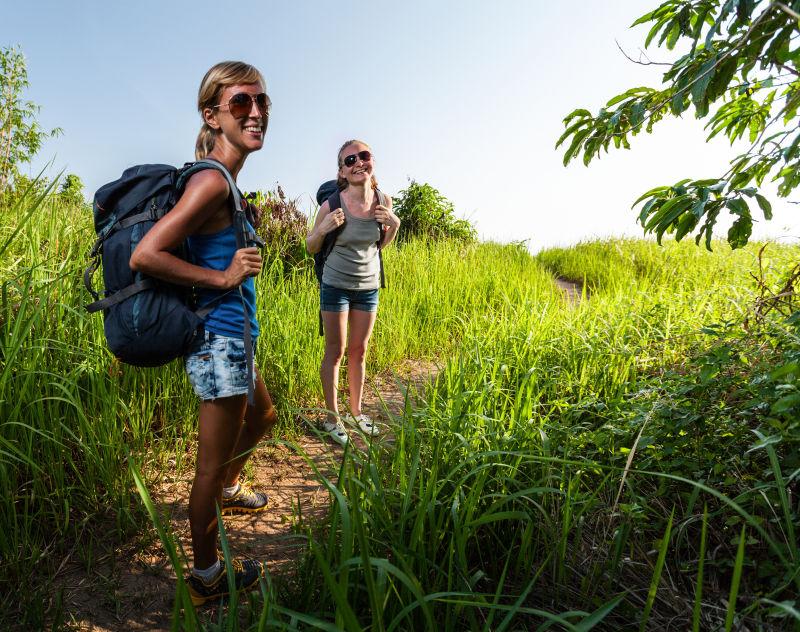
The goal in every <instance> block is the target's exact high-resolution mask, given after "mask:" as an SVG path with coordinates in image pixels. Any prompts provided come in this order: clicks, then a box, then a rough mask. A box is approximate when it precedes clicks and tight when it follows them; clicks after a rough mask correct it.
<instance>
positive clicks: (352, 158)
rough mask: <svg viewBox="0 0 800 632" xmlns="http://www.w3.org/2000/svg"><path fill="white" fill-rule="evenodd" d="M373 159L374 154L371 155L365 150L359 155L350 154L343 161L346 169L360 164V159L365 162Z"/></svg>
mask: <svg viewBox="0 0 800 632" xmlns="http://www.w3.org/2000/svg"><path fill="white" fill-rule="evenodd" d="M371 158H372V154H371V153H369V152H368V151H367V150H366V149H363V150H361V151H360V152H358V153H357V154H348V155H347V156H345V157H344V159H343V160H342V164H343V165H344V166H345V167H352V166H353V165H354V164H356V162H358V160H359V159H361V160H362V161H363V162H367V161H368V160H370V159H371Z"/></svg>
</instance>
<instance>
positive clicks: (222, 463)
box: [130, 62, 276, 605]
mask: <svg viewBox="0 0 800 632" xmlns="http://www.w3.org/2000/svg"><path fill="white" fill-rule="evenodd" d="M197 101H198V103H197V108H198V110H199V112H200V116H201V117H202V119H203V127H202V129H201V130H200V133H199V135H198V137H197V144H196V148H195V155H196V156H197V158H198V160H200V159H210V160H214V161H216V162H217V163H219V164H220V165H222V166H223V167H224V168H225V169H227V171H228V172H229V174H230V175H231V177H232V180H231V182H234V181H235V178H236V176H237V175H238V174H239V172H240V171H241V169H242V167H243V166H244V162H245V160H246V159H247V157H248V156H249V155H250V154H251V153H252V152H254V151H258V150H259V149H261V147H262V146H263V144H264V136H265V134H266V130H267V123H268V122H269V110H270V99H269V97H268V96H267V94H266V92H265V82H264V78H263V77H262V76H261V73H260V72H259V71H258V70H257V69H256V68H254V67H253V66H250V65H249V64H245V63H243V62H222V63H220V64H217V65H216V66H214V67H212V68H211V69H210V70H209V71H208V72H207V73H206V75H205V77H204V78H203V81H202V83H201V85H200V91H199V94H198V100H197ZM233 193H234V192H233V191H232V190H231V187H230V186H229V184H228V180H227V179H226V177H225V176H223V174H222V173H221V172H219V171H217V170H212V169H207V170H204V171H199V172H197V173H195V175H192V176H191V177H190V178H189V179H188V181H187V182H186V185H185V190H184V193H183V195H182V196H181V198H180V200H179V201H178V203H177V204H176V205H175V207H174V208H173V209H172V210H171V211H170V212H169V213H168V214H167V215H166V216H165V217H164V218H163V219H161V220H160V221H158V222H157V223H156V224H155V225H154V227H153V228H152V229H151V230H150V231H149V232H148V233H147V234H146V235H145V236H144V237H143V238H142V241H141V242H140V243H139V245H138V246H137V248H136V250H135V251H134V253H133V255H132V256H131V261H130V265H131V268H133V269H134V270H136V271H137V272H142V273H145V274H147V275H149V276H152V277H155V278H158V279H162V280H164V281H168V282H170V283H175V284H178V285H187V286H193V287H194V288H195V296H196V299H197V307H198V308H201V309H203V308H205V309H206V310H208V316H207V317H206V319H205V322H204V325H203V329H204V331H203V332H202V335H199V336H197V342H196V344H194V345H193V347H192V348H191V349H190V350H189V353H188V354H187V356H186V358H185V359H186V372H187V374H188V376H189V381H190V382H191V383H192V386H193V387H194V390H195V392H196V393H197V395H198V396H199V397H200V399H201V403H200V415H199V430H198V453H197V467H196V471H195V477H194V482H193V484H192V491H191V495H190V498H189V521H190V524H191V530H192V548H193V553H194V569H193V570H192V573H191V574H190V576H189V578H188V580H187V583H188V586H189V591H190V594H191V597H192V601H193V603H195V604H196V605H199V604H203V603H206V602H207V601H211V600H216V599H219V598H220V597H222V596H224V595H225V594H227V593H228V590H229V588H228V586H229V583H228V578H227V577H226V576H225V573H224V572H223V566H222V564H221V562H220V560H219V559H217V553H216V538H217V530H218V527H217V522H216V521H217V518H216V505H219V507H220V508H221V511H222V513H223V514H226V513H254V512H259V511H263V510H264V509H266V507H267V495H266V494H264V493H261V492H255V491H253V490H251V489H250V488H249V487H247V486H244V485H242V484H241V483H240V482H239V475H240V473H241V471H242V468H243V467H244V464H245V461H246V460H247V458H248V456H249V455H250V453H251V451H252V450H253V449H254V448H255V446H256V445H257V443H258V442H259V440H260V439H261V438H262V437H263V436H264V435H265V433H267V432H268V431H269V430H270V429H271V428H272V426H273V425H274V423H275V420H276V414H275V409H274V408H273V406H272V400H271V398H270V396H269V393H268V392H267V389H266V387H265V386H264V382H263V381H262V379H261V377H260V375H259V374H258V372H257V371H255V368H254V366H253V357H252V349H253V345H252V344H248V341H249V338H250V337H252V338H253V339H255V338H256V337H257V336H258V331H259V329H258V320H257V318H256V310H255V283H254V280H253V277H255V276H256V275H257V274H258V273H259V272H260V271H261V255H260V254H259V252H258V249H257V248H256V247H254V246H253V245H252V243H250V242H245V243H244V244H242V243H240V242H241V241H245V240H244V238H243V237H242V234H243V233H245V234H253V227H252V226H250V225H249V224H247V226H246V227H245V230H244V231H241V230H237V227H235V226H234V224H233V222H232V215H231V208H230V204H229V199H230V198H231V196H233ZM234 199H236V198H235V197H234ZM184 243H185V244H186V245H187V247H188V248H187V249H188V258H187V260H184V259H181V258H179V257H177V256H175V255H174V254H173V253H174V252H175V251H176V249H178V248H179V247H180V246H181V244H184ZM237 290H238V291H237ZM248 356H249V357H248ZM249 393H253V397H252V399H251V401H249V402H248V399H247V395H248V394H249ZM233 567H234V569H235V573H234V584H235V586H236V588H237V589H245V588H249V587H252V586H254V585H255V584H256V583H257V582H258V578H259V577H260V576H261V573H262V570H263V569H262V565H261V563H260V562H258V561H256V560H234V566H233Z"/></svg>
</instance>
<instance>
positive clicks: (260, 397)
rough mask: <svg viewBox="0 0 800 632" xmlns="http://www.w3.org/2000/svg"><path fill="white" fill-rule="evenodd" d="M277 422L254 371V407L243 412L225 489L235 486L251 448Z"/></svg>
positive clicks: (265, 392)
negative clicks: (242, 421)
mask: <svg viewBox="0 0 800 632" xmlns="http://www.w3.org/2000/svg"><path fill="white" fill-rule="evenodd" d="M277 420H278V416H277V414H276V413H275V408H274V407H273V406H272V398H270V396H269V392H268V391H267V387H266V386H265V385H264V381H263V380H262V379H261V374H260V373H259V372H258V370H257V369H256V389H255V405H254V406H247V409H246V410H245V413H244V423H243V424H242V426H241V429H240V430H239V437H238V439H237V441H236V447H234V449H233V461H231V462H230V464H229V465H228V474H227V475H226V477H225V486H226V487H233V486H234V485H236V481H237V479H238V478H239V474H241V472H242V468H243V467H244V464H245V463H246V462H247V459H248V458H249V457H250V454H251V453H252V451H253V448H255V447H256V445H257V444H258V442H259V441H260V440H261V438H262V437H263V436H264V435H265V434H267V433H270V432H271V431H272V427H273V426H274V425H275V422H276V421H277Z"/></svg>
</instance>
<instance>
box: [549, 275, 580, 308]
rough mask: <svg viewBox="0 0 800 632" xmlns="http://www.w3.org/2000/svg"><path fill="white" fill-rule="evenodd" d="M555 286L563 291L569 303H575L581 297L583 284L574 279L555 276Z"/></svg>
mask: <svg viewBox="0 0 800 632" xmlns="http://www.w3.org/2000/svg"><path fill="white" fill-rule="evenodd" d="M555 283H556V286H557V287H558V289H559V290H561V291H563V292H564V296H565V298H566V299H567V302H568V303H569V304H570V305H575V304H576V303H578V302H579V301H580V300H581V298H582V297H583V286H582V285H581V284H580V283H577V282H575V281H570V280H569V279H563V278H561V277H556V279H555Z"/></svg>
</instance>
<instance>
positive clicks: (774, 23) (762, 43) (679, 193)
mask: <svg viewBox="0 0 800 632" xmlns="http://www.w3.org/2000/svg"><path fill="white" fill-rule="evenodd" d="M798 10H800V4H799V3H797V2H787V3H779V2H770V1H768V0H741V1H735V2H733V1H732V2H719V1H718V0H666V1H665V2H662V4H661V5H660V6H659V7H658V8H656V9H655V10H653V11H651V12H649V13H647V14H645V15H643V16H642V17H640V18H639V19H638V20H636V22H634V26H636V25H641V24H648V23H649V24H651V25H652V26H651V28H650V30H649V32H648V34H647V36H646V38H645V46H649V45H650V44H651V43H653V42H655V43H656V45H657V46H664V47H666V48H667V49H668V50H673V49H674V47H675V46H676V45H677V43H678V42H679V41H680V40H685V41H686V42H687V43H688V45H689V51H688V52H687V53H686V54H684V55H681V56H680V57H678V58H677V59H675V60H674V61H673V62H671V64H670V65H669V66H670V67H669V69H668V70H667V71H666V72H665V73H664V76H663V81H664V84H665V85H666V87H664V88H662V89H654V88H648V87H636V88H631V89H629V90H626V91H625V92H623V93H621V94H619V95H617V96H615V97H613V98H612V99H610V100H609V101H608V103H607V104H606V106H605V107H604V108H601V109H600V111H599V112H598V113H597V114H596V115H593V114H592V113H591V112H590V111H588V110H586V109H578V110H575V111H574V112H572V113H571V114H569V115H568V116H567V117H566V118H565V119H564V125H565V128H566V129H565V131H564V133H563V134H562V135H561V137H560V138H559V139H558V141H557V143H556V147H561V146H562V145H563V146H565V147H566V150H565V152H564V164H565V165H566V164H568V163H569V162H570V161H571V160H573V159H575V158H577V157H579V156H580V155H581V154H583V163H584V164H586V165H588V164H589V163H590V162H591V161H592V160H593V159H594V158H598V157H600V155H601V153H602V152H607V151H608V150H609V148H610V147H611V146H612V145H613V146H614V147H615V148H619V147H624V148H625V149H629V148H630V142H629V136H636V135H637V134H638V133H639V132H641V131H642V130H645V131H646V132H647V133H650V132H652V131H653V127H654V125H655V124H656V123H658V122H659V121H660V120H662V119H663V118H664V117H666V116H681V115H682V114H683V113H684V112H686V111H687V110H689V109H690V108H694V112H695V116H696V117H697V118H699V119H707V120H708V122H707V123H706V129H707V130H708V132H709V134H708V139H709V140H710V139H711V138H713V137H714V136H717V135H719V134H723V135H724V136H726V137H727V138H728V139H729V140H730V141H731V143H733V142H734V141H736V140H740V139H746V140H747V141H748V142H749V143H751V144H752V145H751V147H750V149H749V150H748V151H746V152H745V153H743V154H741V155H739V156H737V157H736V158H734V159H733V160H732V161H731V163H730V168H729V169H728V171H727V172H726V173H725V174H723V175H721V176H719V177H716V178H710V179H704V180H693V179H692V178H687V179H685V180H682V181H681V182H679V183H677V184H675V185H672V186H661V187H657V188H655V189H653V190H651V191H648V192H647V193H645V194H644V195H642V196H641V197H640V198H639V199H638V200H637V201H636V203H635V204H634V206H636V205H638V204H640V203H642V202H644V206H643V207H642V209H641V211H640V213H639V222H640V223H641V224H642V226H643V227H644V230H645V232H646V233H655V234H656V236H657V237H658V240H659V242H660V241H661V238H662V236H663V235H664V234H665V233H667V234H672V235H674V237H675V239H676V240H678V241H680V240H681V239H682V238H683V237H684V236H686V235H688V234H690V233H692V232H693V231H695V230H697V234H696V241H697V243H698V244H699V243H700V241H701V240H703V238H705V245H706V247H707V248H710V247H711V233H712V229H713V227H714V225H715V224H716V222H717V219H718V218H719V215H720V213H722V212H727V213H729V214H731V215H734V216H735V221H734V223H733V226H732V227H731V229H730V230H729V231H728V242H729V243H730V244H731V246H732V247H733V248H740V247H741V246H743V245H744V244H746V243H747V241H748V239H749V238H750V234H751V231H752V223H753V216H752V209H751V208H750V205H749V204H748V202H747V200H748V199H750V200H753V201H755V202H756V203H757V204H758V206H759V208H760V209H761V212H763V214H764V217H765V219H770V218H771V217H772V210H771V206H770V203H769V202H768V201H767V200H766V199H765V198H764V197H763V196H761V195H760V194H758V192H757V189H758V187H761V186H762V184H763V183H764V181H765V180H766V179H768V178H769V179H771V180H773V181H778V182H779V186H778V195H780V196H781V197H788V196H789V195H790V194H791V193H792V191H794V189H795V188H796V187H797V185H798V184H800V127H798V118H797V110H798V106H800V78H799V77H800V48H797V47H794V40H795V39H796V36H797V34H798V17H800V16H798V13H797V11H798ZM698 227H699V228H698Z"/></svg>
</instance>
